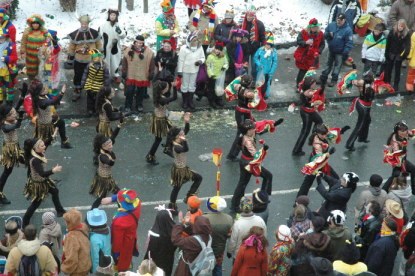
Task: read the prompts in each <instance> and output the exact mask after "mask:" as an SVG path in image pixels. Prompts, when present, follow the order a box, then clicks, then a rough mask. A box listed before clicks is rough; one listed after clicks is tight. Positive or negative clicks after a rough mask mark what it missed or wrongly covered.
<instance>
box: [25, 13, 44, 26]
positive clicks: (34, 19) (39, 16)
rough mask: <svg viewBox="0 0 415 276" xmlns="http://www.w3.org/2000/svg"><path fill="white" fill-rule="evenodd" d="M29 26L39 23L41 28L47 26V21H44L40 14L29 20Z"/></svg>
mask: <svg viewBox="0 0 415 276" xmlns="http://www.w3.org/2000/svg"><path fill="white" fill-rule="evenodd" d="M26 22H27V25H29V26H30V25H32V24H33V23H39V25H40V26H43V25H45V20H43V18H42V16H41V15H40V14H33V15H32V16H30V17H29V18H28V19H27V20H26Z"/></svg>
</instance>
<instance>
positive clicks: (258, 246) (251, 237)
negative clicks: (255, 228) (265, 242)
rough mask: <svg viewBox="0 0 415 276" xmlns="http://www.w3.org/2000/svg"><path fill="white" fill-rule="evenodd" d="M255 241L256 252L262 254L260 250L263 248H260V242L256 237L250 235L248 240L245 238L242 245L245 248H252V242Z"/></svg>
mask: <svg viewBox="0 0 415 276" xmlns="http://www.w3.org/2000/svg"><path fill="white" fill-rule="evenodd" d="M255 241H256V250H257V251H258V252H262V250H263V249H264V247H263V246H262V242H261V240H260V238H259V237H258V236H257V235H251V236H249V238H247V239H246V240H245V241H244V245H245V246H250V247H252V246H254V242H255Z"/></svg>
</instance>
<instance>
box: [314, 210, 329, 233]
mask: <svg viewBox="0 0 415 276" xmlns="http://www.w3.org/2000/svg"><path fill="white" fill-rule="evenodd" d="M311 224H313V229H314V232H316V233H320V232H321V231H323V229H324V225H325V224H326V222H325V220H324V218H323V217H322V216H321V215H319V214H318V213H315V215H314V216H313V218H312V219H311Z"/></svg>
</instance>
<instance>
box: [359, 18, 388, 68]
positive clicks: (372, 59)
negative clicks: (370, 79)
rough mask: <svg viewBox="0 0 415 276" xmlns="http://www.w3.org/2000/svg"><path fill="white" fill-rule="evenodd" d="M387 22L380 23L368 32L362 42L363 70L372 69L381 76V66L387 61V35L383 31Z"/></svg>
mask: <svg viewBox="0 0 415 276" xmlns="http://www.w3.org/2000/svg"><path fill="white" fill-rule="evenodd" d="M385 29H386V26H385V24H383V23H379V24H377V25H376V26H375V29H374V30H373V32H372V33H370V34H368V35H367V36H366V38H365V40H364V41H363V44H362V63H363V64H364V67H363V72H367V71H369V70H372V72H373V74H375V75H377V76H379V75H380V73H381V68H380V66H381V65H382V63H383V62H384V61H385V49H386V37H385V34H384V33H383V32H384V31H385Z"/></svg>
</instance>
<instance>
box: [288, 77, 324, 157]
mask: <svg viewBox="0 0 415 276" xmlns="http://www.w3.org/2000/svg"><path fill="white" fill-rule="evenodd" d="M309 72H310V71H309ZM315 84H316V79H315V78H314V76H311V75H310V76H306V77H305V78H304V80H303V81H302V82H300V85H299V89H300V101H301V106H300V116H301V120H302V122H303V124H302V127H301V132H300V136H299V137H298V139H297V142H296V143H295V146H294V148H293V150H292V155H294V156H303V155H305V152H304V151H303V146H304V143H305V141H306V140H307V137H308V135H309V134H310V131H311V127H312V125H313V123H314V128H315V126H316V125H319V124H322V123H323V119H322V118H321V117H320V114H319V112H321V111H323V110H324V109H325V104H324V101H325V99H324V98H325V97H324V89H325V86H324V85H323V86H321V87H320V88H316V85H315Z"/></svg>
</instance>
